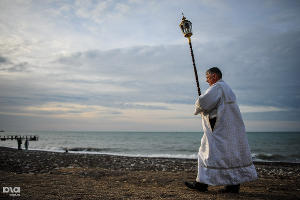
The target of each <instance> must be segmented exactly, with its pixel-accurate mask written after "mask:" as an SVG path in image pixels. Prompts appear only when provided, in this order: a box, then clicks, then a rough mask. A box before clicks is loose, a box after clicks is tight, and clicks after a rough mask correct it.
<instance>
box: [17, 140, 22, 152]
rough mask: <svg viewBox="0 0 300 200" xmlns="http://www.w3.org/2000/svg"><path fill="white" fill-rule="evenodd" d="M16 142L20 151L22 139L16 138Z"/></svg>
mask: <svg viewBox="0 0 300 200" xmlns="http://www.w3.org/2000/svg"><path fill="white" fill-rule="evenodd" d="M17 142H18V150H22V146H21V145H22V139H21V138H17Z"/></svg>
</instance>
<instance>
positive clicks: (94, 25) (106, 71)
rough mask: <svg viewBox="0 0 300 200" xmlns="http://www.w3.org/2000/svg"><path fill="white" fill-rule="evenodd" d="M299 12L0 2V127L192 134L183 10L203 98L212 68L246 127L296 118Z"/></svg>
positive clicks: (275, 7)
mask: <svg viewBox="0 0 300 200" xmlns="http://www.w3.org/2000/svg"><path fill="white" fill-rule="evenodd" d="M299 5H300V4H299V3H295V2H288V3H286V2H283V1H277V2H272V3H270V2H269V1H262V2H258V1H251V2H245V3H244V4H237V3H236V2H233V1H229V2H228V3H226V4H225V3H224V2H221V1H205V0H203V1H189V3H183V2H180V1H132V0H131V1H122V2H120V1H109V0H107V1H99V2H98V1H75V3H70V2H66V1H16V2H11V1H5V0H4V1H1V2H0V9H1V12H0V90H1V95H0V112H1V113H2V115H3V116H4V115H5V116H6V117H3V119H5V122H7V120H8V119H12V115H13V116H15V117H16V118H17V116H18V115H20V116H25V115H26V116H29V115H30V116H31V117H32V119H35V117H44V119H45V121H44V122H43V123H42V124H44V125H45V124H47V123H46V118H47V120H50V121H51V120H54V118H55V117H59V116H60V119H62V118H65V119H66V120H70V126H68V127H71V124H72V123H71V122H72V120H73V122H75V121H76V122H80V119H81V120H83V121H84V123H86V124H90V125H91V124H92V122H90V123H89V121H88V120H84V119H85V118H86V119H87V118H88V117H87V116H94V117H95V119H94V120H92V117H89V118H88V119H89V120H90V121H93V123H94V125H93V127H97V122H96V121H97V120H96V119H99V120H100V119H101V120H102V122H104V121H105V123H107V124H109V125H111V126H114V125H112V124H115V123H119V124H122V125H120V127H127V128H128V127H129V125H130V126H132V127H139V128H142V125H144V126H145V127H147V128H149V127H154V126H155V125H157V127H161V128H163V129H164V128H165V127H164V126H163V124H164V123H165V125H166V127H172V125H174V126H176V127H177V128H178V126H184V127H187V125H186V124H188V125H189V127H195V126H196V125H195V126H193V125H192V123H194V121H189V120H192V119H193V118H191V117H192V112H193V104H194V101H195V99H196V97H197V91H196V86H195V80H194V72H193V68H192V63H191V57H190V52H189V51H190V50H189V46H188V43H187V41H186V39H185V38H183V36H182V35H181V33H180V30H179V28H178V23H179V21H180V18H181V15H180V14H181V11H182V9H184V12H185V14H186V15H187V17H188V19H190V20H192V23H193V30H194V35H193V37H192V43H193V48H194V54H195V60H196V66H197V68H198V74H199V78H200V87H201V90H202V91H203V92H204V91H205V89H207V88H208V85H207V83H206V82H205V77H204V74H205V71H206V69H208V68H209V67H212V66H219V67H220V68H221V69H222V71H223V74H224V80H225V81H226V82H228V83H229V85H230V86H231V87H232V88H233V90H234V91H235V93H236V95H237V98H238V103H239V104H240V105H241V110H242V112H243V116H244V117H245V119H246V120H249V121H253V120H256V119H262V120H264V119H265V120H271V121H281V122H282V123H284V122H287V121H289V122H291V121H299V120H300V116H299V115H300V114H299V113H300V112H299V110H300V107H299V106H300V105H299V98H300V93H299V89H298V88H299V86H300V80H299V79H298V74H299V72H300V71H299V70H300V69H299V67H298V66H299V64H300V60H299V58H298V57H299V56H298V55H299V52H300V46H299V44H300V41H299V38H300V37H299V36H300V29H299V26H297V24H299V19H300V18H299V12H298V11H299ZM211 13H214V15H211ZM101 109H102V110H101ZM104 111H105V112H104ZM103 112H104V115H105V116H109V120H104V119H103V118H101V117H100V116H101V115H102V114H103ZM9 114H11V115H10V117H7V116H8V115H9ZM98 117H100V118H98ZM18 119H19V120H20V124H21V121H22V120H24V118H22V117H20V118H18ZM35 120H37V119H35ZM77 120H78V121H77ZM172 120H174V121H173V122H172ZM180 120H182V121H181V122H180ZM25 121H26V120H25ZM29 121H30V120H29ZM54 121H55V120H54ZM55 123H59V122H58V121H56V122H55ZM126 123H127V124H128V125H127V124H126ZM197 123H198V122H197ZM2 124H3V123H2ZM147 124H148V125H147ZM249 124H250V126H252V125H253V124H251V123H249ZM0 125H1V123H0ZM4 125H5V124H4ZM61 125H62V126H61V127H63V124H61ZM109 125H107V127H109ZM261 126H262V125H261ZM147 128H146V129H147ZM198 128H200V127H198V126H197V128H195V130H196V129H198Z"/></svg>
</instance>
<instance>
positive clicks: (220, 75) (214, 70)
mask: <svg viewBox="0 0 300 200" xmlns="http://www.w3.org/2000/svg"><path fill="white" fill-rule="evenodd" d="M206 73H209V74H217V76H218V77H219V78H222V72H221V70H220V69H219V68H217V67H212V68H210V69H208V70H207V71H206Z"/></svg>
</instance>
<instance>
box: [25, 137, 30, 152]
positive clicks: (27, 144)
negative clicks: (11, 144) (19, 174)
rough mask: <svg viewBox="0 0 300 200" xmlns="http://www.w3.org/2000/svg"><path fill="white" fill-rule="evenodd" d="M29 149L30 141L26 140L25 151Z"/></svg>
mask: <svg viewBox="0 0 300 200" xmlns="http://www.w3.org/2000/svg"><path fill="white" fill-rule="evenodd" d="M28 147H29V141H28V139H27V138H26V140H25V149H26V150H28Z"/></svg>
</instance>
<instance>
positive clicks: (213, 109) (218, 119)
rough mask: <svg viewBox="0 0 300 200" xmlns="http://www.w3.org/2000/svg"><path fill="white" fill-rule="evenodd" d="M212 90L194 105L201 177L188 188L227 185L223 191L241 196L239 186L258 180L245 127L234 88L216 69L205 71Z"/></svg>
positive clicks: (189, 183)
mask: <svg viewBox="0 0 300 200" xmlns="http://www.w3.org/2000/svg"><path fill="white" fill-rule="evenodd" d="M206 79H207V80H206V81H207V82H208V83H209V85H210V87H209V88H208V89H207V90H206V92H205V93H204V94H202V95H201V96H200V97H199V98H198V99H197V101H196V103H195V107H196V108H195V115H198V114H201V117H202V127H203V131H204V134H203V137H202V139H201V146H200V148H199V153H198V174H197V178H196V181H195V182H185V184H186V186H187V187H189V188H191V189H197V190H199V191H207V187H208V185H225V189H223V190H222V191H221V192H230V193H238V192H239V188H240V184H241V183H244V182H248V181H252V180H255V179H257V173H256V170H255V167H254V165H253V162H252V157H251V153H250V148H249V145H248V140H247V135H246V131H245V125H244V122H243V119H242V116H241V113H240V110H239V107H238V105H237V102H236V97H235V94H234V93H233V91H232V90H231V88H230V87H229V86H228V85H227V84H226V83H225V82H224V81H223V80H222V73H221V71H220V70H219V69H218V68H217V67H213V68H210V69H209V70H207V72H206Z"/></svg>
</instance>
